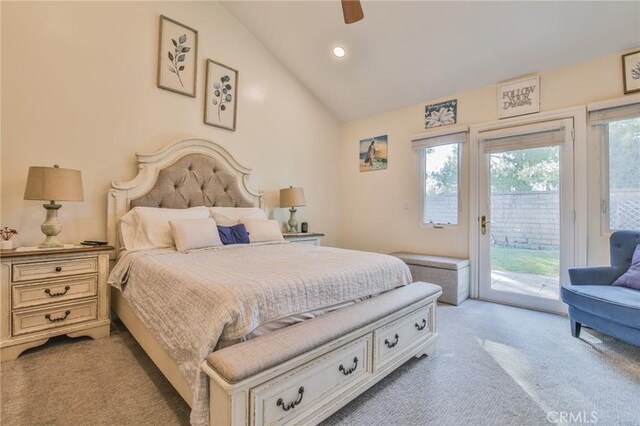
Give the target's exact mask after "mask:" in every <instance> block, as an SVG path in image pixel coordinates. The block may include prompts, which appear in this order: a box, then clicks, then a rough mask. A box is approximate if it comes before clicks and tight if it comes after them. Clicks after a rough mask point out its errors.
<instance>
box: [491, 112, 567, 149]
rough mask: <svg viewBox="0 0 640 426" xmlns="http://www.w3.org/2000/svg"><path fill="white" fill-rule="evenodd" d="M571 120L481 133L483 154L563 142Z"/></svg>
mask: <svg viewBox="0 0 640 426" xmlns="http://www.w3.org/2000/svg"><path fill="white" fill-rule="evenodd" d="M571 125H572V121H571V120H557V121H548V122H542V123H536V124H530V125H525V126H518V127H512V128H506V129H499V130H491V131H487V132H481V133H480V134H479V139H480V141H481V142H482V143H483V150H484V152H487V153H490V152H496V151H510V150H516V149H522V148H523V147H526V148H541V147H545V146H554V145H560V144H562V143H564V142H565V132H566V128H567V126H571Z"/></svg>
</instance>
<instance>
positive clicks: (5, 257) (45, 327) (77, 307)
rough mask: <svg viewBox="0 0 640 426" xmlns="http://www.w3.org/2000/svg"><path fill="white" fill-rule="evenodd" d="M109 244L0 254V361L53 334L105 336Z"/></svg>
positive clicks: (107, 304)
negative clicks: (0, 317) (0, 318)
mask: <svg viewBox="0 0 640 426" xmlns="http://www.w3.org/2000/svg"><path fill="white" fill-rule="evenodd" d="M112 250H113V247H110V246H101V247H73V248H63V249H52V250H29V251H20V250H15V249H14V250H2V251H1V252H0V264H1V268H2V269H1V270H0V278H1V279H0V315H1V316H2V321H1V322H0V358H1V360H2V361H7V360H12V359H16V358H17V357H18V355H20V354H21V353H22V352H23V351H24V350H26V349H29V348H32V347H35V346H39V345H42V344H44V343H46V342H47V340H49V338H51V337H54V336H59V335H62V334H66V335H68V336H70V337H78V336H90V337H92V338H94V339H98V338H101V337H107V336H109V323H110V320H109V288H108V285H107V275H108V273H109V254H110V253H111V251H112Z"/></svg>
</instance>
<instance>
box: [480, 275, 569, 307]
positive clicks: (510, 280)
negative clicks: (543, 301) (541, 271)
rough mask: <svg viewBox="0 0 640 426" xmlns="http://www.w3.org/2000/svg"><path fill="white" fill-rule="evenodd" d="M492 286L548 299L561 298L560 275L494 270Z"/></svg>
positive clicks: (496, 288)
mask: <svg viewBox="0 0 640 426" xmlns="http://www.w3.org/2000/svg"><path fill="white" fill-rule="evenodd" d="M491 288H492V289H494V290H501V291H510V292H512V293H520V294H526V295H529V296H537V297H545V298H547V299H555V300H558V299H559V298H560V281H559V279H558V277H547V276H544V275H535V274H524V273H521V272H511V271H496V270H493V271H491Z"/></svg>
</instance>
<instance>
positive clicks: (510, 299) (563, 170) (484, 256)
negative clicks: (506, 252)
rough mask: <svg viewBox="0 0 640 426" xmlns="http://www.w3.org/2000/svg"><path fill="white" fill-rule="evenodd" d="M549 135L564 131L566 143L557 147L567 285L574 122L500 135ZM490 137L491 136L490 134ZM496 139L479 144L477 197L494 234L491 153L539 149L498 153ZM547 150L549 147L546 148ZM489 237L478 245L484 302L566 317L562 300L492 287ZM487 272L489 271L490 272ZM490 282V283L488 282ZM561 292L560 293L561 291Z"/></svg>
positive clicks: (509, 148)
mask: <svg viewBox="0 0 640 426" xmlns="http://www.w3.org/2000/svg"><path fill="white" fill-rule="evenodd" d="M547 131H562V134H563V140H562V143H559V144H557V145H552V146H555V147H557V148H558V149H559V167H560V168H559V175H558V177H559V182H560V187H559V192H558V195H559V211H558V214H559V220H560V223H559V225H560V226H559V231H560V235H559V238H560V244H561V246H560V251H559V259H560V266H561V268H562V269H561V270H560V275H559V282H567V281H568V274H567V273H566V271H567V269H568V268H571V267H573V266H574V253H575V250H574V247H573V245H574V243H575V238H574V232H575V223H574V212H575V206H574V205H573V203H574V198H575V197H574V195H573V189H574V187H575V185H574V181H573V177H574V165H573V157H574V156H573V145H574V143H573V133H574V124H573V119H571V118H566V119H562V120H552V121H545V122H541V123H537V124H526V125H521V126H514V127H509V128H506V129H504V130H501V131H499V133H501V136H499V137H508V136H517V135H535V134H540V133H541V132H547ZM489 133H491V132H489ZM496 136H497V135H495V134H494V135H493V136H490V135H488V134H486V133H482V139H481V140H479V145H478V147H479V151H478V156H479V161H478V165H479V166H478V172H479V173H478V176H479V180H478V185H479V191H478V194H479V197H478V206H479V208H480V211H479V214H480V215H481V216H483V215H485V214H486V215H488V218H489V221H490V223H491V225H489V229H490V230H491V229H492V227H493V223H495V218H494V217H493V216H492V215H491V202H490V201H489V199H490V195H491V184H490V180H491V176H490V173H491V168H490V165H489V158H488V152H487V151H489V152H509V151H513V150H523V149H535V148H537V146H536V145H535V144H534V145H533V146H532V145H531V144H528V145H527V144H517V145H513V144H511V145H510V146H505V147H503V148H501V149H500V148H499V149H497V150H495V146H494V147H492V145H494V144H492V143H491V142H488V141H491V140H492V139H494V138H495V137H496ZM544 146H547V145H544ZM490 236H491V231H490V232H489V234H488V235H484V236H483V235H479V236H478V244H479V257H478V278H479V279H478V291H479V296H480V297H482V298H483V300H487V301H491V302H496V303H505V304H508V305H516V306H523V307H526V308H530V309H536V310H544V311H550V312H558V313H565V312H566V308H565V305H564V304H563V303H562V302H561V301H560V299H559V298H558V299H549V298H545V297H537V296H532V295H524V294H520V293H517V292H509V291H504V290H496V289H494V288H493V287H492V284H491V277H492V274H491V255H490V254H491V250H492V248H491V244H490V242H489V241H490ZM487 268H488V269H487ZM486 280H489V281H486ZM558 290H560V289H559V288H558Z"/></svg>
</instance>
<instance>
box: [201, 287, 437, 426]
mask: <svg viewBox="0 0 640 426" xmlns="http://www.w3.org/2000/svg"><path fill="white" fill-rule="evenodd" d="M440 294H442V292H441V289H440V287H438V286H437V285H434V284H427V283H421V282H416V283H413V284H410V285H407V286H404V287H400V288H398V289H395V290H392V291H390V292H388V293H385V294H382V295H380V296H378V297H375V298H372V299H369V300H366V301H364V302H360V303H357V304H355V305H352V306H349V307H346V308H343V309H339V310H337V311H333V312H330V313H328V314H326V315H322V316H319V317H316V318H314V319H311V320H307V321H304V322H302V323H298V324H296V325H292V326H289V327H286V328H283V329H280V330H278V331H275V332H273V333H270V334H268V335H266V336H261V337H258V338H255V339H252V340H249V341H247V342H243V343H239V344H236V345H233V346H230V347H227V348H225V349H222V350H219V351H216V352H213V353H212V354H211V355H209V357H208V359H207V360H206V361H205V362H204V363H203V364H202V368H203V370H204V371H205V373H206V374H207V375H208V376H209V377H210V386H209V392H210V395H209V397H210V407H212V409H211V410H210V419H209V424H210V425H245V424H248V425H273V424H315V423H318V422H320V421H322V420H323V419H325V418H326V417H328V416H329V415H331V414H332V413H334V412H335V411H337V410H338V409H340V408H341V407H343V406H344V405H346V404H347V403H348V402H349V401H351V400H352V399H354V398H356V397H357V396H358V395H360V394H361V393H363V392H364V391H365V390H366V389H368V388H369V387H371V386H373V385H374V384H375V383H377V382H378V381H379V380H381V379H382V378H383V377H385V376H386V375H387V374H389V373H391V372H392V371H393V370H394V369H396V368H397V367H398V366H399V365H401V364H403V363H404V362H406V361H407V360H408V359H410V358H412V357H420V356H422V355H431V354H433V353H434V352H435V343H436V338H437V336H438V335H437V332H436V301H437V298H438V296H440ZM255 354H260V355H261V356H260V357H256V356H255Z"/></svg>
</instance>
